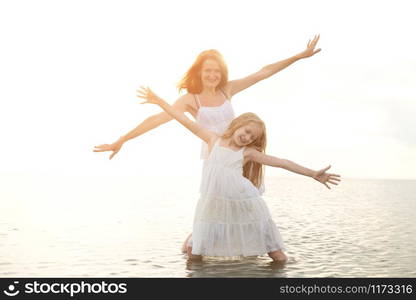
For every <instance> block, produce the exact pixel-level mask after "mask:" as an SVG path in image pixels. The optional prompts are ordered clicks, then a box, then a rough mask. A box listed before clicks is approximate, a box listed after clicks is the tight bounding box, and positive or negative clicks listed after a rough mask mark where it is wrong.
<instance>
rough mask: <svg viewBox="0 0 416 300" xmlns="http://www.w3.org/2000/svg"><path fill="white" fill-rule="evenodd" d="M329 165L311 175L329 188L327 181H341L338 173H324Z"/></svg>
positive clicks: (335, 183) (335, 182) (336, 183)
mask: <svg viewBox="0 0 416 300" xmlns="http://www.w3.org/2000/svg"><path fill="white" fill-rule="evenodd" d="M330 167H331V166H328V167H326V168H324V169H322V170H319V171H316V173H315V174H314V175H313V176H312V178H313V179H315V180H317V181H319V182H320V183H322V184H324V185H325V186H326V187H327V188H328V189H331V188H330V187H329V185H328V184H327V183H330V184H334V185H338V182H337V181H341V179H340V177H341V176H339V175H337V174H330V173H326V171H327V170H328V169H329V168H330Z"/></svg>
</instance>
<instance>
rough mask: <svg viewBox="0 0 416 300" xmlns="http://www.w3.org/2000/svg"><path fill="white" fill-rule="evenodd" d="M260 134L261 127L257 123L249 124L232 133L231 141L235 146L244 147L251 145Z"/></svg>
mask: <svg viewBox="0 0 416 300" xmlns="http://www.w3.org/2000/svg"><path fill="white" fill-rule="evenodd" d="M261 134H262V128H261V126H260V125H259V124H257V123H254V122H251V123H248V124H247V125H243V126H241V127H240V128H238V129H237V130H236V131H234V134H233V136H232V140H233V142H234V143H235V144H236V145H237V146H239V147H244V146H247V145H250V144H251V143H253V142H254V141H255V140H256V139H257V138H259V137H260V136H261Z"/></svg>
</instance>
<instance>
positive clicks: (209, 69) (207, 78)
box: [201, 58, 222, 88]
mask: <svg viewBox="0 0 416 300" xmlns="http://www.w3.org/2000/svg"><path fill="white" fill-rule="evenodd" d="M221 77H222V75H221V68H220V65H219V63H218V62H217V61H216V60H214V59H210V58H209V59H206V60H205V61H204V62H203V63H202V68H201V82H202V86H203V87H204V88H216V87H217V86H218V85H219V83H220V82H221Z"/></svg>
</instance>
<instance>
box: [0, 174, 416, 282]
mask: <svg viewBox="0 0 416 300" xmlns="http://www.w3.org/2000/svg"><path fill="white" fill-rule="evenodd" d="M1 179H2V182H3V183H4V185H3V186H2V189H1V191H0V204H1V208H2V210H1V219H0V276H2V277H13V276H14V277H25V276H26V277H112V276H114V277H192V278H194V277H416V271H415V270H416V254H415V251H414V249H415V247H416V234H415V233H416V226H415V222H414V220H415V219H416V196H415V195H416V182H415V181H389V180H344V181H343V182H342V183H341V185H340V186H338V187H337V188H335V189H333V190H331V191H328V190H327V189H326V188H325V187H322V186H320V185H319V184H316V183H315V182H313V181H311V180H308V179H306V178H305V179H303V178H301V179H298V178H296V179H281V178H280V179H279V178H267V180H266V187H267V189H266V193H265V196H264V197H265V200H266V202H267V203H268V206H269V208H270V211H271V213H272V215H273V218H274V220H275V222H276V223H277V225H278V227H279V229H280V231H281V233H282V236H283V239H284V241H285V245H286V248H287V251H286V254H287V255H288V257H289V260H288V261H287V262H286V263H284V264H282V263H273V262H272V261H271V259H270V258H269V257H268V256H267V255H264V256H261V257H248V258H243V259H225V260H224V259H218V258H206V259H204V260H203V261H202V262H191V261H188V260H187V259H186V256H185V255H183V254H182V253H180V248H181V245H182V242H183V240H184V239H185V238H186V236H187V235H188V234H189V233H190V230H191V225H192V217H193V212H194V208H195V205H196V200H197V197H198V188H197V187H198V180H199V178H196V177H195V178H176V179H173V178H146V179H144V178H135V177H125V178H120V177H117V178H109V177H96V178H92V177H55V178H52V177H7V178H1ZM161 187H163V188H161Z"/></svg>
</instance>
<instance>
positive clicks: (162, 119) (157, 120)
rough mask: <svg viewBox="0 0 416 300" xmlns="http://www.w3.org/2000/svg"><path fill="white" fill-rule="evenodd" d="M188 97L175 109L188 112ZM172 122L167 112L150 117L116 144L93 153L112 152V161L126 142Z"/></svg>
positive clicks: (107, 145) (99, 147)
mask: <svg viewBox="0 0 416 300" xmlns="http://www.w3.org/2000/svg"><path fill="white" fill-rule="evenodd" d="M187 97H189V95H188V94H187V95H183V96H182V97H180V98H179V99H178V100H177V101H176V102H175V103H174V104H173V106H174V107H175V109H177V110H179V111H182V112H185V111H187V102H186V101H187V100H188V99H187ZM170 120H172V117H171V116H170V115H169V114H168V113H166V112H161V113H159V114H155V115H153V116H150V117H148V118H147V119H145V120H144V121H143V122H141V123H140V124H139V125H138V126H137V127H136V128H134V129H132V130H130V131H129V132H128V133H127V134H125V135H123V136H121V137H120V138H119V139H118V140H117V141H115V142H114V143H112V144H102V145H98V146H95V149H94V150H93V151H94V152H106V151H112V153H111V155H110V159H112V158H113V156H114V155H116V154H117V153H118V152H119V151H120V149H121V147H122V146H123V144H124V143H125V142H127V141H128V140H131V139H133V138H135V137H138V136H140V135H142V134H144V133H146V132H148V131H150V130H152V129H154V128H156V127H158V126H160V125H162V124H164V123H166V122H169V121H170Z"/></svg>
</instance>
